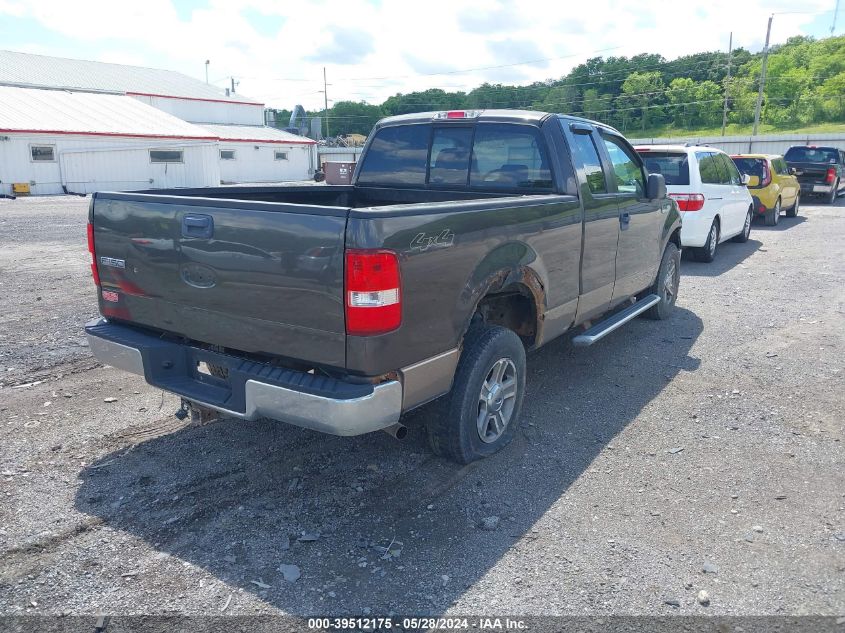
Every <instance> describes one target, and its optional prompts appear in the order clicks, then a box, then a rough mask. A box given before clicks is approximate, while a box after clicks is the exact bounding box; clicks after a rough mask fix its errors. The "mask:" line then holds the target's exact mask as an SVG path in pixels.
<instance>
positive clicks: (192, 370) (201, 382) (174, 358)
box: [145, 345, 245, 413]
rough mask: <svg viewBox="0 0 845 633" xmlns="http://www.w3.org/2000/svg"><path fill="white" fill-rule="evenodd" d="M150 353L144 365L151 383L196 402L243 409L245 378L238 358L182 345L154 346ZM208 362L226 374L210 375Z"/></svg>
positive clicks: (235, 409) (148, 380)
mask: <svg viewBox="0 0 845 633" xmlns="http://www.w3.org/2000/svg"><path fill="white" fill-rule="evenodd" d="M149 354H150V356H149V360H150V362H149V363H145V368H146V371H147V382H149V383H150V384H152V385H155V386H157V387H160V388H162V389H165V390H167V391H171V392H173V393H176V394H178V395H181V396H183V397H185V398H187V399H189V400H193V401H195V402H200V403H205V404H209V405H213V406H218V407H221V408H223V409H226V410H229V411H236V412H240V413H243V412H244V406H245V405H244V380H243V377H242V376H240V375H239V373H238V372H237V364H238V360H237V359H233V358H231V357H229V356H226V355H224V354H217V353H215V352H210V351H207V350H203V349H199V348H196V347H189V346H185V345H163V346H161V347H158V346H157V347H156V348H154V349H151V350H149ZM209 365H215V366H217V367H220V368H221V369H223V370H224V371H225V374H226V377H223V376H216V375H214V374H212V370H211V368H210V367H209ZM233 370H234V373H232V372H233ZM221 373H223V372H221ZM238 378H241V379H240V380H239V379H238Z"/></svg>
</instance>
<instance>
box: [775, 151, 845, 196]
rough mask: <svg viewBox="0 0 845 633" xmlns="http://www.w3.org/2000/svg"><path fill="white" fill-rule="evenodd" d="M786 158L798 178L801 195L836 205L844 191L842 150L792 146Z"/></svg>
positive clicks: (844, 153)
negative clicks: (819, 198) (822, 199)
mask: <svg viewBox="0 0 845 633" xmlns="http://www.w3.org/2000/svg"><path fill="white" fill-rule="evenodd" d="M783 158H784V160H785V161H786V165H787V167H789V170H790V171H791V172H792V173H793V174H795V176H796V177H797V178H798V184H800V185H801V195H802V196H820V197H822V198H824V200H825V201H826V202H827V203H828V204H833V203H834V202H836V198H837V197H838V196H840V195H842V193H843V191H845V152H843V151H842V150H841V149H838V148H836V147H817V146H815V145H793V146H792V147H790V148H789V149H788V150H786V154H784V156H783Z"/></svg>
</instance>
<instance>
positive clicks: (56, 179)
mask: <svg viewBox="0 0 845 633" xmlns="http://www.w3.org/2000/svg"><path fill="white" fill-rule="evenodd" d="M10 136H12V135H10ZM30 143H34V144H44V145H55V147H56V155H57V161H56V162H54V163H33V162H31V161H30V159H29V158H30V153H29V145H30ZM165 147H167V148H174V149H175V148H178V149H183V150H184V154H183V158H184V163H182V164H166V165H165V164H153V163H150V157H149V150H150V149H151V148H165ZM0 174H2V175H0V180H2V183H0V192H3V193H11V183H13V182H30V181H33V180H34V181H35V182H36V184H35V185H34V186H33V187H32V193H33V195H44V194H57V193H62V192H63V190H62V183H65V184H66V185H67V188H68V190H69V191H72V192H76V193H92V192H94V191H103V190H108V189H112V190H132V189H147V188H150V187H153V188H164V187H203V186H216V185H218V184H220V169H219V165H218V160H217V143H215V142H203V141H182V142H179V141H157V140H155V139H119V138H108V137H71V136H48V135H39V136H37V137H30V136H23V135H21V136H12V138H11V140H10V141H0ZM150 180H152V182H150Z"/></svg>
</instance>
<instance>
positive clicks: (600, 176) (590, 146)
mask: <svg viewBox="0 0 845 633" xmlns="http://www.w3.org/2000/svg"><path fill="white" fill-rule="evenodd" d="M572 138H573V139H574V141H575V147H574V148H573V150H574V152H573V153H574V154H575V155H576V156H577V157H578V161H579V162H580V163H581V165H583V167H584V176H585V178H586V179H587V185H588V186H589V187H590V193H607V183H606V182H605V178H604V171H603V170H602V168H601V161H600V160H599V152H598V150H597V149H596V144H595V143H594V142H593V136H592V134H577V133H575V134H573V135H572Z"/></svg>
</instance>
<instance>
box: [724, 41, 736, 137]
mask: <svg viewBox="0 0 845 633" xmlns="http://www.w3.org/2000/svg"><path fill="white" fill-rule="evenodd" d="M733 49H734V33H733V31H731V37H730V39H729V40H728V76H727V77H726V78H725V107H724V108H722V136H724V135H725V128H726V127H727V125H728V88H729V86H730V85H731V57H732V54H733Z"/></svg>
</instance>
